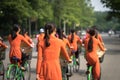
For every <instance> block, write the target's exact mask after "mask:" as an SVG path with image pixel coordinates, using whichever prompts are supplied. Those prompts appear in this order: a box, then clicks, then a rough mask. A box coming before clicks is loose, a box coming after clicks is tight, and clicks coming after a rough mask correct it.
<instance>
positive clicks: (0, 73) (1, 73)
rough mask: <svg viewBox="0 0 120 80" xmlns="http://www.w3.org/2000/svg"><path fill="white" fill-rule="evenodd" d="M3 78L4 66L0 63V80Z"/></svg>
mask: <svg viewBox="0 0 120 80" xmlns="http://www.w3.org/2000/svg"><path fill="white" fill-rule="evenodd" d="M4 78H5V68H4V64H3V62H2V61H1V62H0V80H4Z"/></svg>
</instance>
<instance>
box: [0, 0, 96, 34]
mask: <svg viewBox="0 0 120 80" xmlns="http://www.w3.org/2000/svg"><path fill="white" fill-rule="evenodd" d="M50 21H51V22H55V23H56V24H57V25H58V26H61V27H63V24H64V22H66V25H68V26H71V27H73V26H74V27H75V26H76V24H80V25H79V26H82V27H87V26H90V25H93V23H94V21H95V18H94V12H93V8H92V7H91V5H90V0H1V1H0V28H1V29H2V31H5V30H6V28H8V29H9V30H10V29H11V27H10V26H12V25H13V24H15V23H18V24H21V25H22V26H25V27H27V29H28V26H30V24H29V22H31V24H33V25H32V28H31V29H32V30H33V31H34V29H38V28H40V27H41V26H44V24H45V23H46V22H50ZM28 24H29V25H28ZM4 26H5V27H6V28H3V27H4ZM36 26H39V27H36ZM68 26H67V27H68ZM34 27H35V28H34ZM7 32H10V31H7Z"/></svg>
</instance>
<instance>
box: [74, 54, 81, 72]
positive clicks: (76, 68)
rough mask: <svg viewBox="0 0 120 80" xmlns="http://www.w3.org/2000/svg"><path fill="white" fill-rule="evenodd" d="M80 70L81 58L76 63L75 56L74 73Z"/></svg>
mask: <svg viewBox="0 0 120 80" xmlns="http://www.w3.org/2000/svg"><path fill="white" fill-rule="evenodd" d="M79 69H80V58H78V60H77V61H76V58H75V56H74V55H73V71H74V72H78V71H79Z"/></svg>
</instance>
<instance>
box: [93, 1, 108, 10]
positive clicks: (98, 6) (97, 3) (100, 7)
mask: <svg viewBox="0 0 120 80" xmlns="http://www.w3.org/2000/svg"><path fill="white" fill-rule="evenodd" d="M91 3H92V6H93V7H94V10H95V11H108V10H109V8H105V7H103V4H102V3H101V2H100V0H91Z"/></svg>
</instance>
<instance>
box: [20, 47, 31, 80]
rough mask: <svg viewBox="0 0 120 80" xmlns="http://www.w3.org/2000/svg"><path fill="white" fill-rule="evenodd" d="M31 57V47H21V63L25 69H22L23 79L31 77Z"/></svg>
mask: <svg viewBox="0 0 120 80" xmlns="http://www.w3.org/2000/svg"><path fill="white" fill-rule="evenodd" d="M31 59H32V48H31V47H22V65H23V66H24V68H25V69H26V70H25V71H24V76H25V80H30V77H31V66H30V63H31Z"/></svg>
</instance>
